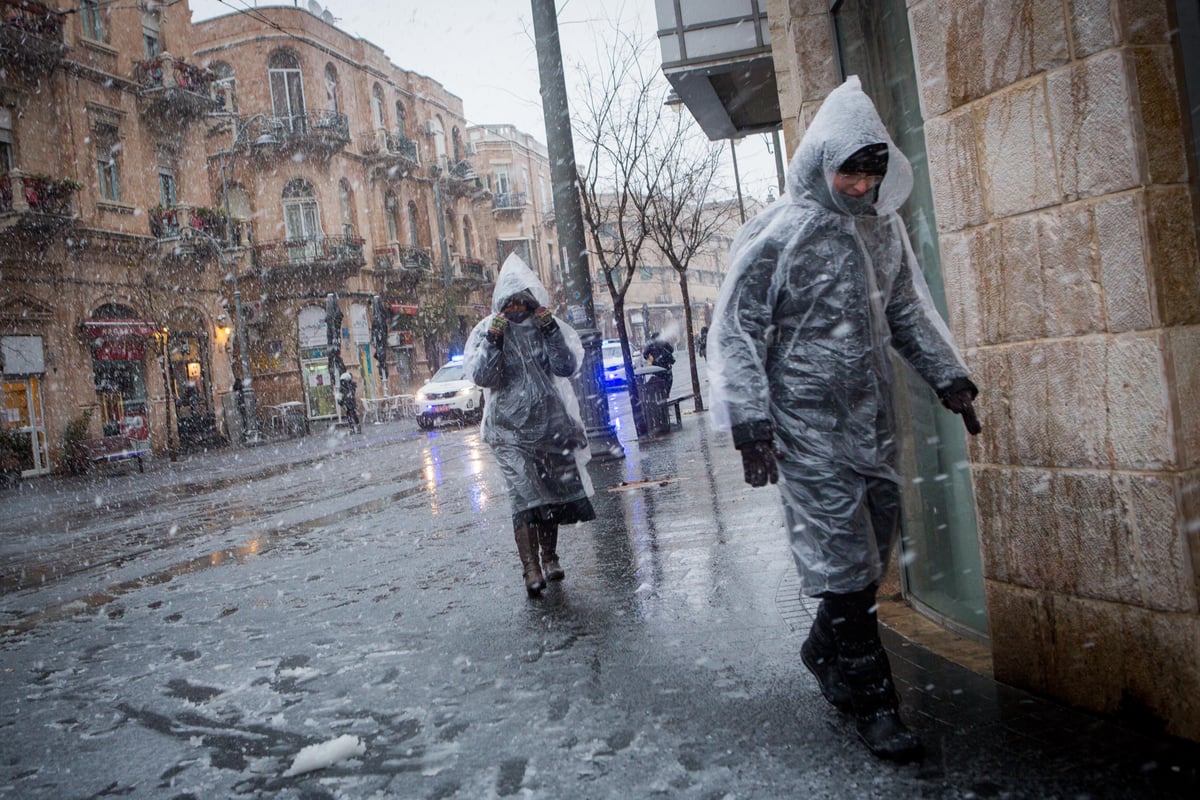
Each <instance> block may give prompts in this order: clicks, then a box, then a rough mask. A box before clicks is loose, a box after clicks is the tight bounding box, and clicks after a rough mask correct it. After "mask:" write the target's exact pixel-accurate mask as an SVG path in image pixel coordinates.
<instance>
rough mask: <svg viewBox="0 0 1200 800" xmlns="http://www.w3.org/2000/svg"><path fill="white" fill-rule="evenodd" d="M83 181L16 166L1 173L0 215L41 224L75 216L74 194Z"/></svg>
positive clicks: (54, 222) (37, 224) (27, 222)
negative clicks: (50, 175) (36, 173)
mask: <svg viewBox="0 0 1200 800" xmlns="http://www.w3.org/2000/svg"><path fill="white" fill-rule="evenodd" d="M82 188H83V185H82V184H80V183H77V182H75V181H73V180H71V179H70V178H51V177H49V176H48V175H26V174H24V173H22V172H21V171H20V170H12V171H11V172H9V173H8V174H7V175H5V176H3V177H0V217H3V218H7V219H9V220H10V222H9V223H6V224H11V220H13V219H15V220H17V221H20V222H22V223H24V224H28V225H34V226H39V225H42V224H59V223H61V222H63V221H66V220H70V219H72V218H73V213H74V212H73V209H72V204H71V198H72V197H73V196H74V195H75V193H76V192H78V191H79V190H80V189H82Z"/></svg>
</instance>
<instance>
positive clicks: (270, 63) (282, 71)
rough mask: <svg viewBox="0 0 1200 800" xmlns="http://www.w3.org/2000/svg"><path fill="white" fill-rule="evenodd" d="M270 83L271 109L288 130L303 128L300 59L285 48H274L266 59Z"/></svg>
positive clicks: (302, 91) (302, 92)
mask: <svg viewBox="0 0 1200 800" xmlns="http://www.w3.org/2000/svg"><path fill="white" fill-rule="evenodd" d="M267 74H268V76H269V77H270V83H271V110H272V112H273V113H274V115H275V116H276V118H278V119H279V120H280V121H281V122H283V124H284V125H286V126H287V128H288V130H303V129H304V125H305V119H304V80H303V76H302V75H301V73H300V60H299V59H297V58H296V56H295V55H294V54H293V53H291V52H289V51H287V50H276V51H275V52H274V53H272V54H271V57H270V58H269V59H267Z"/></svg>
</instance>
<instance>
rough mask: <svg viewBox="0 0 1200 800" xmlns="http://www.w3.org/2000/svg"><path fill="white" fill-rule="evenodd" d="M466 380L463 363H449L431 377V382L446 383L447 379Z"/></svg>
mask: <svg viewBox="0 0 1200 800" xmlns="http://www.w3.org/2000/svg"><path fill="white" fill-rule="evenodd" d="M462 380H466V378H464V377H463V365H462V364H447V365H446V366H444V367H442V368H441V369H439V370H438V371H437V374H436V375H434V376H433V378H431V379H430V381H429V382H430V383H446V382H447V381H462Z"/></svg>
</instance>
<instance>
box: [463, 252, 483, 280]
mask: <svg viewBox="0 0 1200 800" xmlns="http://www.w3.org/2000/svg"><path fill="white" fill-rule="evenodd" d="M458 268H459V271H460V272H462V274H463V275H464V276H466V277H468V278H477V279H479V280H483V279H484V278H485V277H486V276H487V263H486V262H485V261H484V260H483V259H482V258H470V257H468V256H463V257H462V258H460V259H459V260H458Z"/></svg>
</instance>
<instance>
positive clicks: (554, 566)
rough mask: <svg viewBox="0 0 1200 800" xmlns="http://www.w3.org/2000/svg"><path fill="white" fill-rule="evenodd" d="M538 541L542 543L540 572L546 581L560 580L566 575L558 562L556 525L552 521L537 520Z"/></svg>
mask: <svg viewBox="0 0 1200 800" xmlns="http://www.w3.org/2000/svg"><path fill="white" fill-rule="evenodd" d="M537 531H538V541H539V542H540V543H541V545H542V572H543V573H545V576H546V580H548V581H561V580H562V579H563V578H565V577H567V573H565V572H563V568H562V567H561V566H560V565H559V563H558V525H557V523H553V522H539V523H538V525H537Z"/></svg>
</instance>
